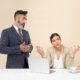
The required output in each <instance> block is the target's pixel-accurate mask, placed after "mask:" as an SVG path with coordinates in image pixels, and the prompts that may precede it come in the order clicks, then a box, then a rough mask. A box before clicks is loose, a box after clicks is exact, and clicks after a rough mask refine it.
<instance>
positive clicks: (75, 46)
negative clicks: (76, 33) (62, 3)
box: [71, 45, 80, 57]
mask: <svg viewBox="0 0 80 80" xmlns="http://www.w3.org/2000/svg"><path fill="white" fill-rule="evenodd" d="M79 50H80V46H79V45H74V46H73V47H71V52H72V54H73V57H75V54H76V53H77V52H78V51H79Z"/></svg>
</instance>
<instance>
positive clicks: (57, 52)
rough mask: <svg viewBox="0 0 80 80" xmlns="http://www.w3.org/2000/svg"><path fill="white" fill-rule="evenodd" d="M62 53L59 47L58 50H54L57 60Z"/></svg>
mask: <svg viewBox="0 0 80 80" xmlns="http://www.w3.org/2000/svg"><path fill="white" fill-rule="evenodd" d="M61 53H62V46H60V47H59V48H55V54H56V55H57V59H59V58H60V56H61Z"/></svg>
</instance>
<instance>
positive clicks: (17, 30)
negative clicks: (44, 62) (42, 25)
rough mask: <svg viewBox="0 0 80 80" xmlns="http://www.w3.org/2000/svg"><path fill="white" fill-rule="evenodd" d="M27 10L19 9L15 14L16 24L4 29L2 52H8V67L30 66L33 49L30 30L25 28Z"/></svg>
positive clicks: (0, 42)
mask: <svg viewBox="0 0 80 80" xmlns="http://www.w3.org/2000/svg"><path fill="white" fill-rule="evenodd" d="M27 13H28V12H27V11H23V10H18V11H16V12H15V14H14V24H13V25H12V26H11V27H10V28H8V29H5V30H3V31H2V34H1V41H0V52H1V53H2V54H7V55H8V57H7V64H6V68H28V67H29V66H28V60H27V58H28V57H29V53H30V52H31V51H32V48H33V47H32V45H31V40H30V36H29V33H28V31H26V30H24V26H25V23H26V21H27Z"/></svg>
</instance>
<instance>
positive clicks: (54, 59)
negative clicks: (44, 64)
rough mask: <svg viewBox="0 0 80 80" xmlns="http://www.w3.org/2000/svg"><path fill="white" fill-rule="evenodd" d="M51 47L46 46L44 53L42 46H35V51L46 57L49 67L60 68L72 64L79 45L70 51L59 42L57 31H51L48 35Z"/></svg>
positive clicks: (68, 66)
mask: <svg viewBox="0 0 80 80" xmlns="http://www.w3.org/2000/svg"><path fill="white" fill-rule="evenodd" d="M50 41H51V44H52V47H50V48H48V50H47V54H46V55H45V53H44V50H43V48H41V47H40V46H37V47H36V48H37V52H38V53H39V54H40V55H41V57H42V58H48V60H49V65H50V68H56V69H62V68H70V67H71V66H72V64H73V59H74V57H75V53H76V52H77V51H78V49H79V47H76V48H73V49H72V50H71V51H70V50H69V49H68V48H67V47H65V46H64V45H62V44H61V42H62V40H61V37H60V35H59V34H58V33H53V34H51V36H50Z"/></svg>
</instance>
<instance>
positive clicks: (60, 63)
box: [53, 54, 64, 69]
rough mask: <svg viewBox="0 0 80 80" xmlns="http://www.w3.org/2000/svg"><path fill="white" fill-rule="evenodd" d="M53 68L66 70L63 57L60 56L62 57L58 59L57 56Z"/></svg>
mask: <svg viewBox="0 0 80 80" xmlns="http://www.w3.org/2000/svg"><path fill="white" fill-rule="evenodd" d="M53 68H55V69H63V68H64V65H63V61H62V55H60V57H59V59H58V58H57V55H56V54H55V58H54V65H53Z"/></svg>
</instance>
